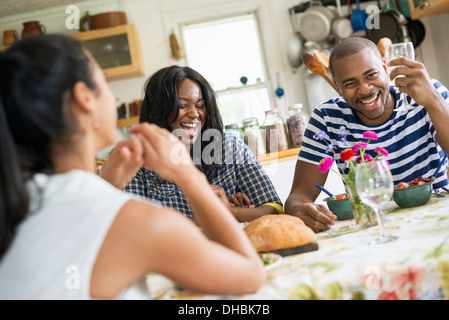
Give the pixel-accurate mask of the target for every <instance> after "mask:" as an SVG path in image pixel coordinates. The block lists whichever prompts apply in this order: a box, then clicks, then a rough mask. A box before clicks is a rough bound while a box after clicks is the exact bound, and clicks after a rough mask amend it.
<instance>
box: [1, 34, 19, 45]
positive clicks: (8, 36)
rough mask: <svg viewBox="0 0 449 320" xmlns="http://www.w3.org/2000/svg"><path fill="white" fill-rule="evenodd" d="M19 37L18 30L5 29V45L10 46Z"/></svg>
mask: <svg viewBox="0 0 449 320" xmlns="http://www.w3.org/2000/svg"><path fill="white" fill-rule="evenodd" d="M17 39H19V35H18V34H17V31H16V30H5V31H3V45H4V46H9V45H10V44H13V43H14V42H16V41H17Z"/></svg>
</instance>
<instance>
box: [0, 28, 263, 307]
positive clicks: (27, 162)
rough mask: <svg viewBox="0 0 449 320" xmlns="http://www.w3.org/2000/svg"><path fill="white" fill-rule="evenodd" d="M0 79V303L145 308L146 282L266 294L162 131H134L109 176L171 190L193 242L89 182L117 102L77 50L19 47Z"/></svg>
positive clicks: (151, 211) (48, 43)
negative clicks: (142, 173)
mask: <svg viewBox="0 0 449 320" xmlns="http://www.w3.org/2000/svg"><path fill="white" fill-rule="evenodd" d="M0 75H1V82H0V150H1V152H0V157H1V158H0V160H1V162H0V192H1V193H0V195H1V199H0V284H1V285H0V299H91V298H96V299H116V298H122V299H126V298H132V299H140V298H143V299H145V298H148V297H149V295H148V290H147V288H145V275H146V274H147V273H148V272H157V273H160V274H162V275H164V276H166V277H168V278H170V279H172V280H173V281H174V282H176V283H177V284H178V285H179V286H182V287H186V288H190V289H192V290H195V291H199V292H205V293H212V294H243V293H249V292H254V291H255V290H257V289H258V288H259V287H260V286H261V285H262V284H263V282H264V279H265V273H264V269H263V265H262V262H261V260H260V258H259V256H258V255H257V253H256V252H255V250H254V249H253V247H252V245H251V243H250V242H249V240H248V238H247V237H246V235H245V233H244V232H243V230H242V229H241V228H240V227H239V226H238V224H237V223H236V221H235V219H234V217H233V215H232V214H231V213H230V212H229V210H228V209H227V208H226V207H225V206H224V205H223V203H222V202H221V201H220V200H219V199H218V198H217V197H216V196H215V194H214V191H213V190H212V189H211V188H210V187H209V184H208V183H207V179H206V177H205V176H204V174H203V173H201V172H200V171H198V170H197V169H196V168H195V166H194V165H193V162H192V160H191V158H190V156H189V154H188V152H187V149H186V148H185V147H184V145H182V144H181V143H180V142H178V141H175V140H174V139H172V135H171V134H170V132H169V131H167V130H165V129H162V128H159V127H157V126H156V125H151V124H148V123H145V124H141V125H138V126H136V127H134V128H132V129H131V132H132V133H133V134H134V135H135V137H134V138H133V139H132V140H130V141H124V142H121V144H120V146H118V147H117V148H116V149H115V150H114V156H113V157H112V159H111V162H110V163H108V164H107V165H108V167H107V168H108V170H107V171H108V173H109V175H111V172H116V173H118V172H119V173H121V174H122V177H121V178H120V179H118V180H115V181H114V184H116V185H119V186H120V187H122V184H123V180H124V177H125V176H128V177H129V178H131V177H132V176H133V175H134V174H135V170H134V172H132V171H133V169H132V168H133V167H136V166H135V165H136V164H138V166H137V167H140V166H141V165H142V164H143V165H144V166H145V167H146V168H147V169H152V170H155V171H156V172H158V175H159V176H160V177H161V178H163V179H169V180H172V181H174V182H175V183H176V184H177V185H178V186H179V188H180V189H181V190H182V191H183V192H184V194H185V195H186V197H187V199H188V201H189V203H190V205H191V206H192V208H193V210H194V211H195V215H196V218H197V221H198V222H199V223H200V226H201V229H202V231H200V230H198V228H197V227H196V226H195V224H193V223H192V222H191V221H190V220H189V219H187V218H186V217H184V216H183V215H182V214H179V213H178V212H176V211H174V210H172V209H169V208H163V207H160V206H159V205H157V204H155V203H153V202H151V201H143V200H140V199H136V198H135V197H133V196H132V195H130V194H128V193H125V192H123V191H121V190H120V189H117V188H116V187H114V186H113V185H111V184H110V183H108V182H107V181H106V180H105V179H103V178H101V177H99V176H97V175H96V174H95V163H94V157H95V153H96V152H98V151H99V150H101V149H103V148H105V147H107V146H109V145H111V144H113V143H114V141H115V133H116V126H115V125H116V121H117V119H116V118H117V112H116V106H115V97H114V95H113V93H112V91H111V89H110V88H109V86H108V84H107V83H106V80H105V78H104V74H103V72H102V70H101V69H100V67H99V65H98V64H97V63H96V62H95V61H94V59H93V58H92V56H91V55H90V54H89V53H88V52H86V51H85V50H83V49H82V47H81V45H80V44H79V43H78V42H77V41H76V40H74V39H72V38H69V37H65V36H60V35H39V36H32V37H28V38H25V39H23V40H20V41H18V42H16V43H15V44H13V45H12V46H11V47H10V48H8V49H7V50H6V51H5V52H0ZM173 149H175V150H177V152H176V154H174V153H173V151H172V150H173ZM175 163H176V164H175ZM137 167H136V169H137ZM131 173H132V175H131ZM210 208H214V210H210Z"/></svg>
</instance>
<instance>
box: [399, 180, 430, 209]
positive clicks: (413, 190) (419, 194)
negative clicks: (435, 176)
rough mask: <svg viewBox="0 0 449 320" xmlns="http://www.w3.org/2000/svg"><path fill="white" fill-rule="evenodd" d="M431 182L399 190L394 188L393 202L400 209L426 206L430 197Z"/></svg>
mask: <svg viewBox="0 0 449 320" xmlns="http://www.w3.org/2000/svg"><path fill="white" fill-rule="evenodd" d="M432 182H433V180H430V181H423V183H421V184H416V185H410V186H408V187H405V188H401V189H399V188H398V187H395V189H394V192H393V200H394V202H395V203H396V204H397V205H398V206H400V207H401V208H410V207H417V206H420V205H423V204H426V203H427V202H428V201H429V200H430V197H431V196H432Z"/></svg>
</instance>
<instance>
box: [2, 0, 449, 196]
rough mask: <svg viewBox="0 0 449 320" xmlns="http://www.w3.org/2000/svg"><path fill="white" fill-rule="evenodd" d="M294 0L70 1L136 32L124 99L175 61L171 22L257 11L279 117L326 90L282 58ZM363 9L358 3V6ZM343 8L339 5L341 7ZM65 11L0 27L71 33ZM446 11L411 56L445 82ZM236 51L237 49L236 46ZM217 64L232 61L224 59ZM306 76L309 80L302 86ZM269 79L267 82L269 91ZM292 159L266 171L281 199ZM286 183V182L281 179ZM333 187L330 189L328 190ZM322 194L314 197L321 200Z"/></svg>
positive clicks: (429, 23) (309, 105) (117, 84)
mask: <svg viewBox="0 0 449 320" xmlns="http://www.w3.org/2000/svg"><path fill="white" fill-rule="evenodd" d="M299 3H300V1H298V0H189V1H180V0H127V1H124V0H109V1H106V0H95V1H86V2H79V3H77V2H76V1H74V2H73V4H75V5H78V6H79V8H80V10H81V13H82V14H81V15H84V13H85V12H86V11H89V13H90V14H91V15H93V14H97V13H102V12H106V11H125V12H126V15H127V19H128V23H131V24H134V25H135V26H136V28H137V30H138V31H139V35H140V41H141V48H142V54H143V60H144V65H145V76H142V77H138V78H133V79H128V80H121V81H113V82H110V85H111V87H112V89H113V91H114V93H115V94H116V96H117V98H118V99H119V101H118V104H119V103H120V102H130V101H132V100H134V99H135V98H141V97H142V87H143V84H144V82H145V80H146V78H147V77H148V76H149V75H151V74H152V73H154V72H155V71H156V70H158V69H160V68H162V67H165V66H167V65H170V64H173V63H176V64H182V62H181V61H173V60H171V58H170V46H169V40H168V38H169V35H170V33H171V32H172V31H174V32H178V30H177V29H176V23H177V22H181V21H182V20H185V19H189V18H199V17H202V18H204V17H208V16H210V17H213V16H216V15H219V16H222V15H224V14H230V13H236V12H244V11H246V10H258V13H259V17H260V24H261V31H262V37H263V41H264V47H265V50H266V55H267V60H268V68H269V70H268V72H269V76H270V77H271V79H272V80H273V79H276V77H275V75H276V72H280V73H281V77H280V84H281V86H282V87H283V88H284V90H285V95H284V96H283V97H282V98H280V99H278V98H275V99H276V100H275V103H276V107H279V108H280V111H281V115H282V116H283V117H284V118H285V117H286V114H287V107H288V105H291V104H294V103H298V102H301V103H303V104H304V106H305V108H304V111H305V112H308V113H310V111H311V110H312V109H313V107H314V105H315V104H316V103H318V102H319V101H320V100H321V99H322V97H325V96H326V95H329V94H332V95H333V92H332V91H329V88H330V87H326V86H328V85H327V83H326V82H325V81H324V80H322V79H321V78H319V77H318V78H317V77H316V76H314V75H312V76H311V77H309V75H310V73H309V72H308V71H307V70H305V68H304V67H300V68H299V69H298V70H297V71H296V72H293V71H292V70H291V67H290V65H289V63H288V61H287V53H286V52H287V46H288V42H289V39H290V38H291V37H292V36H293V34H294V32H293V28H292V26H291V24H290V18H289V14H288V9H289V8H290V7H293V6H294V5H297V4H299ZM362 8H363V5H362ZM342 9H343V10H344V11H343V12H345V10H346V9H345V7H343V8H342ZM67 16H68V14H66V13H65V6H64V7H56V8H53V9H50V10H42V11H36V12H30V13H26V14H21V15H17V16H12V17H8V18H2V19H0V30H6V29H16V30H18V31H19V33H20V32H21V31H22V22H24V21H29V20H39V21H41V23H43V24H44V25H45V26H46V27H47V32H58V33H71V32H75V31H76V30H67V29H66V27H65V20H66V18H67ZM448 18H449V14H445V15H440V16H434V17H429V18H424V19H421V21H422V22H423V23H424V25H425V27H426V37H425V39H424V41H423V43H422V44H421V46H420V48H419V50H418V52H417V59H418V60H420V61H422V62H424V63H425V64H426V66H427V69H428V71H429V74H430V76H431V77H434V78H437V79H439V80H441V82H442V83H443V84H445V85H446V86H449V64H448V63H447V57H448V52H449V38H448V37H447V34H449V19H448ZM236 50H238V48H236ZM223 63H232V61H225V62H223ZM306 79H307V81H308V82H310V81H312V82H311V83H313V85H312V86H310V87H309V88H311V89H307V86H306ZM274 82H275V81H273V83H272V89H273V92H274V90H275V83H274ZM292 168H294V162H291V163H285V164H280V165H279V168H278V171H277V172H276V173H275V172H274V171H272V172H273V173H272V174H271V176H272V178H273V179H274V180H275V181H274V182H275V185H276V187H277V188H278V190H280V195H281V198H282V200H283V201H285V199H286V196H287V195H288V192H289V191H290V190H289V188H290V186H291V181H292V180H293V173H294V170H293V169H292ZM287 182H288V183H287ZM329 183H330V185H329V188H328V190H333V191H334V192H336V190H340V188H341V186H339V183H338V179H337V180H335V179H332V181H330V182H329ZM334 185H335V189H333V188H334ZM323 196H324V195H320V198H322V197H323Z"/></svg>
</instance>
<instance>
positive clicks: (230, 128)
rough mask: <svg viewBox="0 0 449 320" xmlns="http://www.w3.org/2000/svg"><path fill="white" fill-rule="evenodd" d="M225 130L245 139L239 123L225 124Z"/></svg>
mask: <svg viewBox="0 0 449 320" xmlns="http://www.w3.org/2000/svg"><path fill="white" fill-rule="evenodd" d="M225 131H226V132H229V133H231V134H233V135H236V136H237V137H239V138H240V139H242V140H243V133H242V131H241V130H240V129H239V125H238V124H237V123H231V124H228V125H225Z"/></svg>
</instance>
